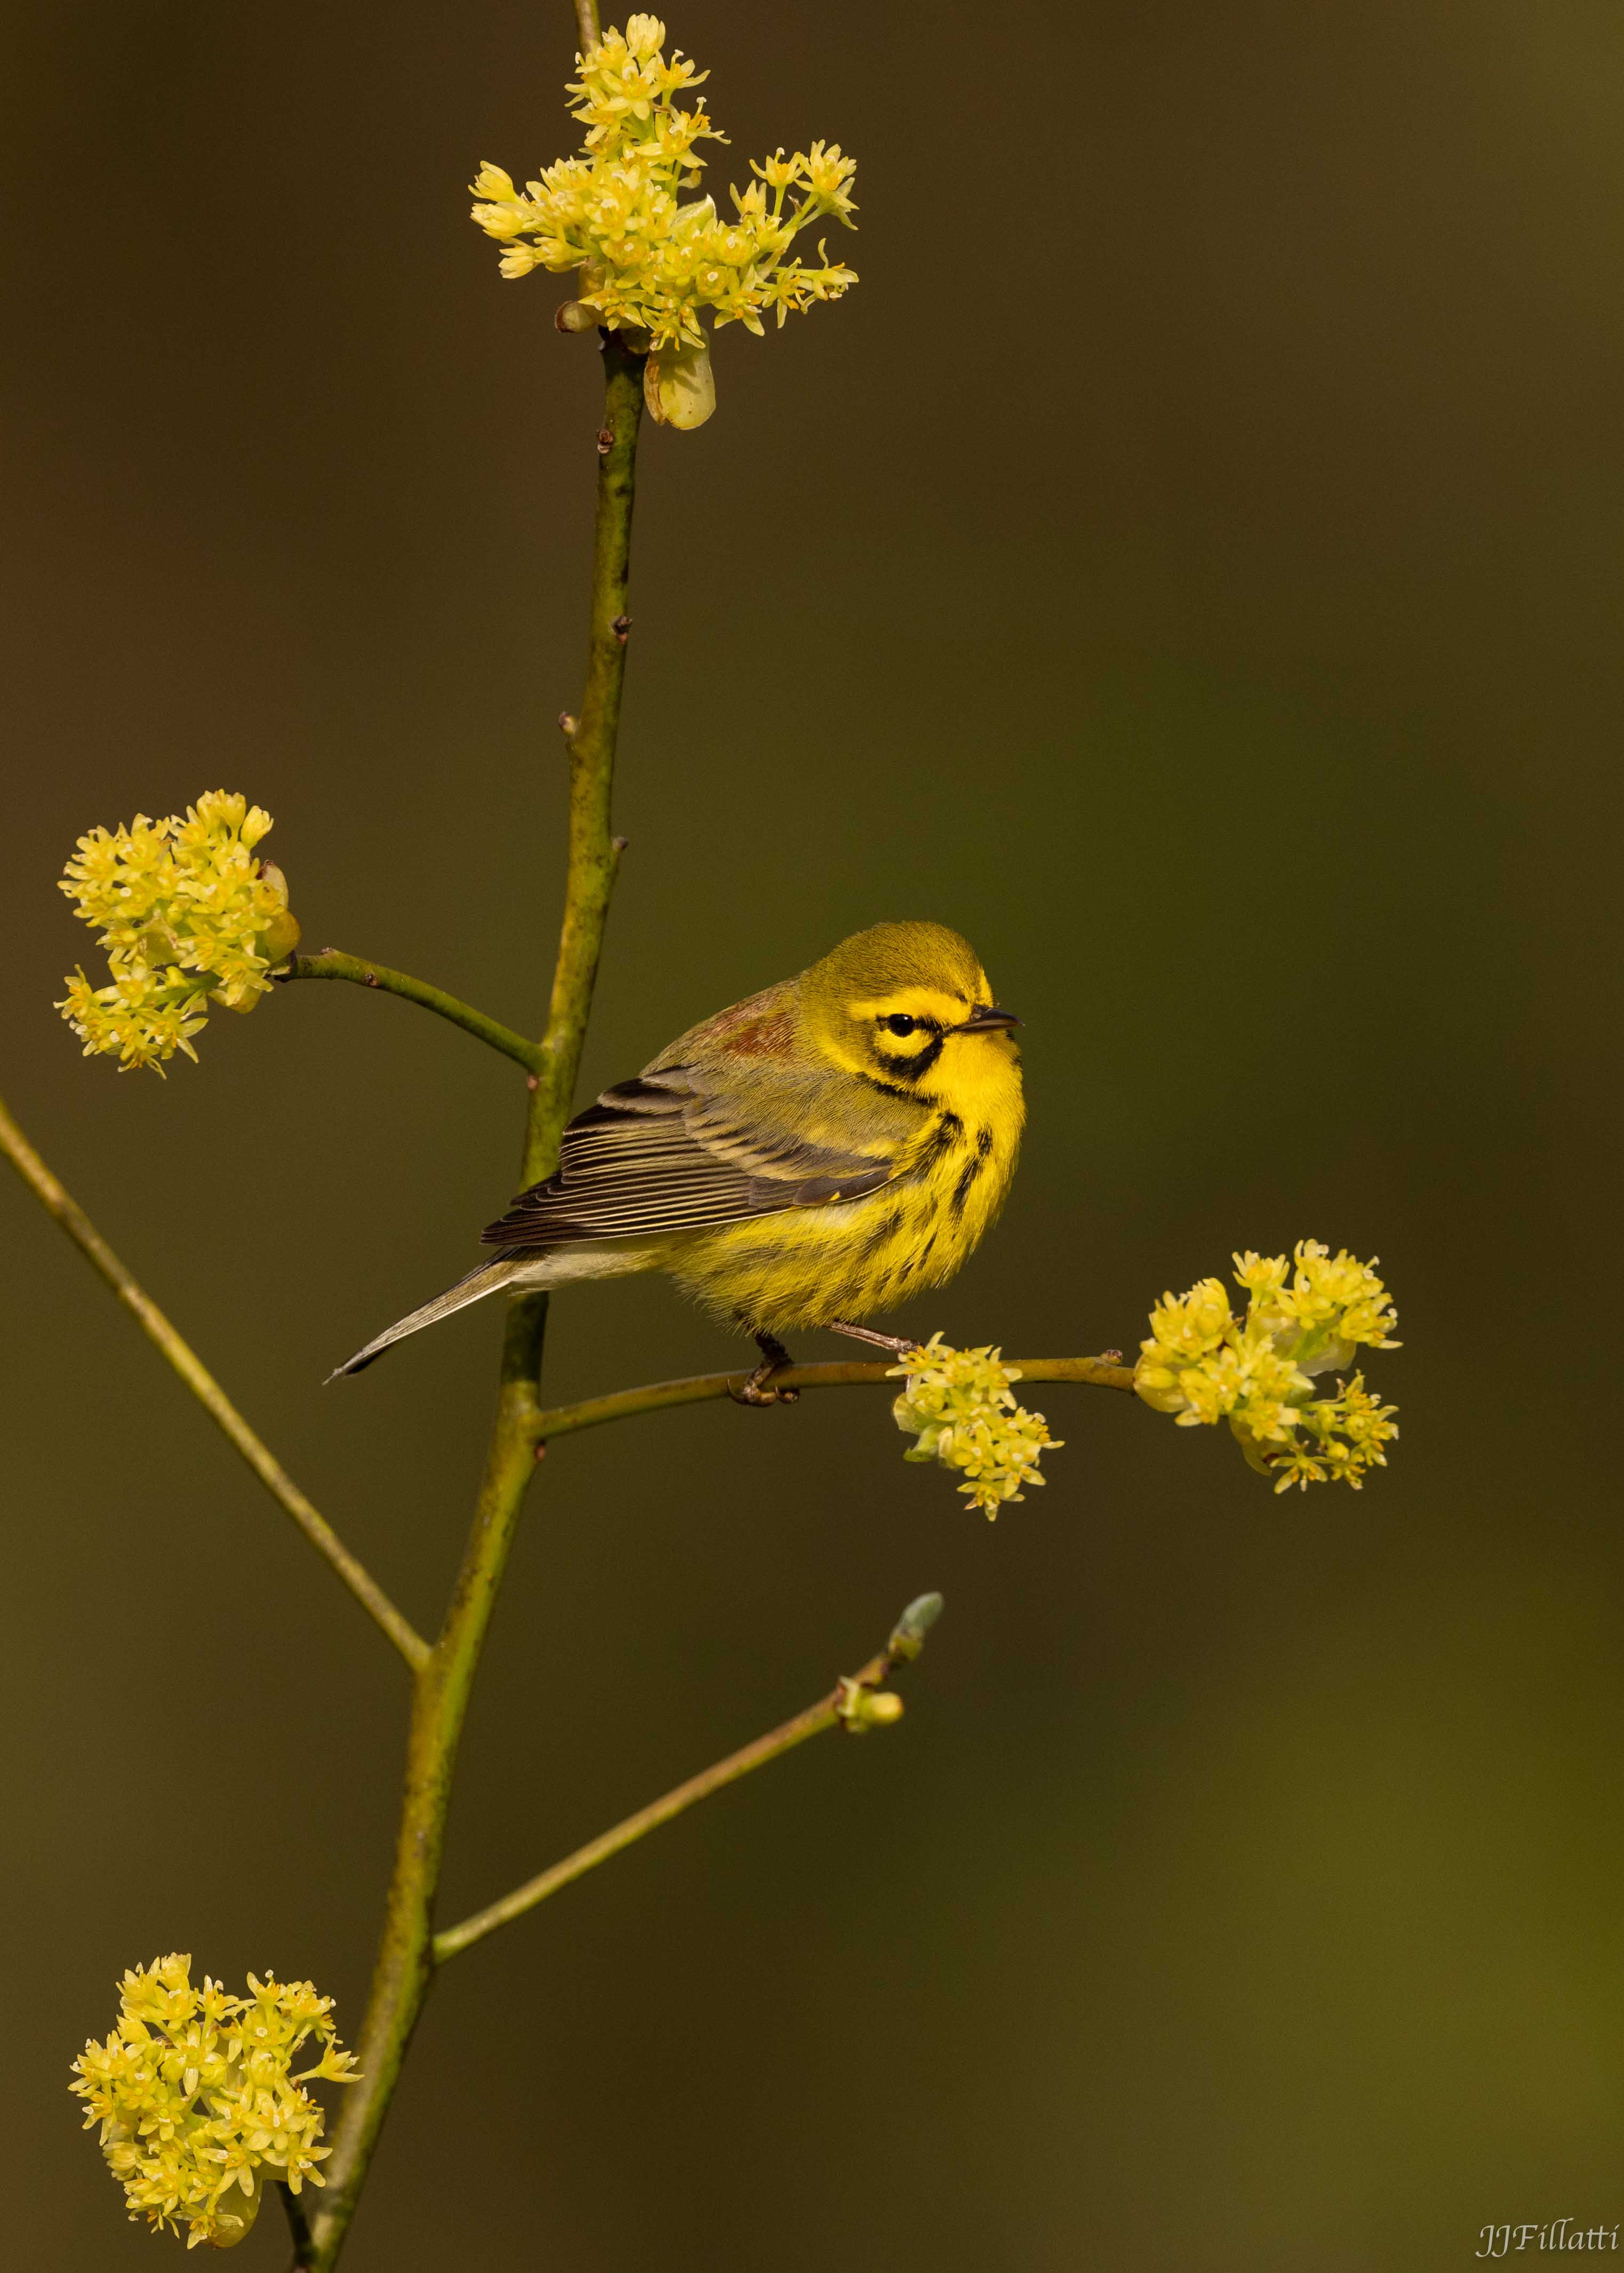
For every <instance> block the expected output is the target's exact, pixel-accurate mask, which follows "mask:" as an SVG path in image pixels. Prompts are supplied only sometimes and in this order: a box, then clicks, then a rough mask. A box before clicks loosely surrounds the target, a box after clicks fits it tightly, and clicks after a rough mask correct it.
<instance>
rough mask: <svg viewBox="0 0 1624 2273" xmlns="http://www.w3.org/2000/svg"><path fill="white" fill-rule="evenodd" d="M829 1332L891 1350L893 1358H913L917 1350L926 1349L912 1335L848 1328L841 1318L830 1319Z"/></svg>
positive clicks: (870, 1328)
mask: <svg viewBox="0 0 1624 2273" xmlns="http://www.w3.org/2000/svg"><path fill="white" fill-rule="evenodd" d="M829 1331H830V1332H831V1334H849V1335H850V1337H851V1339H853V1341H854V1342H868V1343H869V1344H870V1345H871V1346H872V1347H874V1348H875V1349H883V1350H889V1351H890V1352H891V1355H892V1356H893V1357H912V1356H913V1354H914V1351H915V1350H916V1349H921V1348H922V1347H924V1345H923V1344H922V1343H921V1342H917V1341H915V1340H914V1337H913V1336H912V1335H911V1334H876V1332H875V1331H874V1329H873V1327H872V1326H848V1325H847V1324H846V1323H845V1322H844V1320H842V1319H840V1318H831V1319H830V1321H829Z"/></svg>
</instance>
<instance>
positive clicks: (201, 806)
mask: <svg viewBox="0 0 1624 2273" xmlns="http://www.w3.org/2000/svg"><path fill="white" fill-rule="evenodd" d="M270 827H271V816H270V814H268V813H265V812H263V811H261V809H260V807H259V806H257V805H254V806H251V805H250V804H249V802H248V800H247V799H246V798H244V797H230V796H228V795H227V793H226V791H224V790H210V791H207V793H206V794H205V795H204V796H202V797H200V798H199V799H198V801H197V803H196V804H195V805H189V806H187V807H186V814H185V818H184V820H182V819H181V818H180V817H179V816H178V815H177V814H171V815H170V816H169V819H168V820H167V821H149V820H148V819H147V816H146V814H137V815H136V817H135V821H134V825H133V826H132V828H129V829H123V828H121V829H117V831H116V832H114V833H112V834H110V835H109V832H108V831H107V830H106V829H93V830H92V831H91V833H90V835H89V836H81V837H80V838H79V855H78V858H77V859H72V860H70V861H69V863H68V866H67V870H66V873H65V876H64V881H63V884H62V886H61V889H62V890H63V891H64V892H65V893H66V894H67V895H68V896H69V898H70V899H71V900H76V901H77V902H78V904H79V915H80V917H81V918H82V919H83V920H84V921H85V922H86V923H87V924H91V925H94V926H99V929H100V936H99V939H98V941H97V944H98V945H99V946H102V947H104V948H105V949H107V959H108V966H109V984H108V985H107V986H92V984H91V982H90V980H89V979H86V976H85V973H84V971H83V970H82V969H81V970H79V971H76V972H75V973H74V974H73V976H72V977H71V979H69V980H68V981H67V987H68V993H67V999H66V1001H62V1002H58V1003H57V1005H56V1008H57V1009H59V1010H60V1011H61V1012H62V1015H63V1016H64V1018H66V1020H67V1021H68V1023H69V1024H70V1025H71V1027H72V1029H73V1031H74V1032H75V1033H76V1034H77V1035H78V1036H79V1039H80V1041H81V1042H83V1043H84V1045H85V1055H86V1057H89V1056H91V1055H93V1054H94V1053H96V1052H98V1051H102V1052H104V1053H106V1054H107V1055H109V1056H110V1057H116V1058H117V1059H118V1060H119V1061H120V1070H121V1071H124V1070H127V1069H129V1068H130V1067H131V1066H151V1067H152V1068H153V1069H154V1071H155V1072H159V1073H162V1069H163V1061H164V1060H165V1059H167V1058H170V1057H173V1055H174V1054H175V1053H176V1051H177V1050H184V1052H185V1053H186V1055H187V1056H188V1057H189V1058H192V1059H195V1058H196V1056H197V1052H196V1051H195V1050H194V1049H193V1048H192V1035H193V1034H195V1033H196V1032H197V1031H198V1030H199V1027H201V1026H202V1025H203V1024H205V1023H206V1019H205V1015H204V1008H203V1006H204V1003H205V1001H206V1000H207V1001H214V1002H218V1003H221V1004H222V1005H223V1006H224V1007H225V1008H226V1009H229V1010H252V1008H253V1006H254V1004H255V1003H256V1002H257V1001H259V997H260V996H261V995H262V994H268V993H269V992H270V980H269V979H268V978H267V972H268V971H271V970H272V969H274V966H275V965H276V964H279V963H282V962H285V961H286V959H287V957H288V956H289V955H291V954H292V952H293V950H294V949H295V947H297V944H298V938H299V927H298V925H297V923H296V922H295V921H294V919H293V918H292V916H290V915H289V912H288V886H287V882H286V881H285V879H284V878H283V876H282V871H281V870H280V869H279V868H274V867H273V866H271V865H270V864H269V863H268V862H267V861H263V860H260V859H257V858H256V857H255V853H254V847H255V845H256V844H259V840H260V838H261V837H262V836H265V835H266V834H267V831H268V830H269V829H270Z"/></svg>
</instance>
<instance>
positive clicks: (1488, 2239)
mask: <svg viewBox="0 0 1624 2273" xmlns="http://www.w3.org/2000/svg"><path fill="white" fill-rule="evenodd" d="M1479 2232H1480V2233H1481V2235H1482V2239H1483V2247H1482V2248H1481V2249H1474V2250H1473V2252H1472V2255H1473V2256H1474V2257H1509V2256H1510V2254H1511V2253H1512V2251H1513V2250H1514V2249H1532V2248H1534V2247H1536V2242H1535V2236H1536V2235H1538V2247H1539V2248H1541V2249H1616V2248H1617V2247H1618V2246H1619V2229H1618V2227H1617V2226H1616V2225H1585V2226H1581V2225H1575V2224H1574V2221H1573V2219H1572V2218H1570V2217H1556V2218H1553V2219H1551V2221H1550V2222H1549V2224H1545V2225H1485V2226H1483V2227H1481V2228H1480V2229H1479Z"/></svg>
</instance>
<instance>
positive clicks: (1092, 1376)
mask: <svg viewBox="0 0 1624 2273" xmlns="http://www.w3.org/2000/svg"><path fill="white" fill-rule="evenodd" d="M1011 1366H1012V1367H1013V1369H1014V1370H1015V1372H1016V1373H1018V1374H1019V1377H1020V1379H1021V1380H1022V1382H1023V1383H1024V1382H1028V1381H1076V1382H1086V1383H1088V1384H1090V1385H1091V1386H1092V1387H1094V1388H1096V1389H1126V1390H1132V1387H1133V1368H1132V1366H1131V1365H1118V1364H1116V1362H1115V1361H1114V1360H1112V1359H1110V1358H1104V1357H1026V1358H1014V1359H1011ZM744 1378H745V1377H744V1375H743V1374H742V1373H695V1374H691V1375H689V1376H688V1378H687V1379H685V1380H682V1381H654V1382H650V1383H648V1384H646V1385H645V1386H644V1387H643V1388H641V1389H617V1390H614V1391H613V1392H611V1394H610V1395H608V1396H607V1397H586V1398H583V1399H581V1401H580V1402H579V1403H578V1404H575V1405H555V1406H553V1407H552V1408H551V1409H550V1410H547V1411H544V1412H540V1413H538V1414H537V1416H536V1434H537V1438H538V1442H539V1443H542V1444H547V1443H550V1442H551V1441H552V1439H553V1437H568V1436H570V1435H572V1434H573V1433H574V1431H575V1429H596V1428H598V1426H599V1425H600V1423H602V1422H605V1421H624V1420H627V1419H628V1418H629V1417H630V1416H631V1415H632V1414H634V1413H658V1412H663V1411H665V1409H666V1408H667V1407H671V1406H673V1405H703V1403H705V1401H706V1400H707V1399H711V1398H717V1397H730V1396H732V1395H733V1392H735V1391H736V1390H737V1389H738V1388H739V1387H740V1385H741V1383H742V1382H743V1380H744ZM897 1381H898V1375H897V1373H896V1371H895V1369H893V1368H892V1367H891V1366H889V1365H877V1364H869V1363H868V1362H866V1361H863V1360H852V1361H846V1360H841V1361H838V1362H835V1363H834V1364H831V1365H788V1366H786V1367H785V1368H784V1370H783V1371H782V1372H781V1373H775V1374H774V1375H773V1377H772V1382H773V1386H774V1388H782V1389H859V1388H879V1387H881V1386H883V1384H885V1383H886V1382H891V1383H893V1384H896V1383H897Z"/></svg>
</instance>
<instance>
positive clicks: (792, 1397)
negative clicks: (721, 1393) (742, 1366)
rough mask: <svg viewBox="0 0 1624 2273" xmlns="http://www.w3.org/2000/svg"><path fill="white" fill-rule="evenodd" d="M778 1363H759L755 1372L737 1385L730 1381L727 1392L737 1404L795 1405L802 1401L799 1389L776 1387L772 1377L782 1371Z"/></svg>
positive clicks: (748, 1374)
mask: <svg viewBox="0 0 1624 2273" xmlns="http://www.w3.org/2000/svg"><path fill="white" fill-rule="evenodd" d="M782 1370H783V1369H782V1367H780V1366H778V1365H771V1364H770V1365H758V1366H757V1367H756V1370H755V1372H754V1373H747V1374H746V1376H745V1377H744V1379H743V1380H742V1381H741V1382H740V1383H739V1384H738V1385H737V1386H736V1387H735V1386H734V1384H733V1383H732V1382H731V1381H730V1382H729V1383H728V1384H727V1394H728V1395H729V1396H730V1397H731V1398H732V1399H733V1403H734V1404H735V1405H795V1404H798V1403H799V1402H800V1399H801V1392H800V1391H799V1390H798V1389H775V1388H774V1387H773V1386H772V1377H773V1375H774V1374H775V1373H778V1372H781V1371H782Z"/></svg>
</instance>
